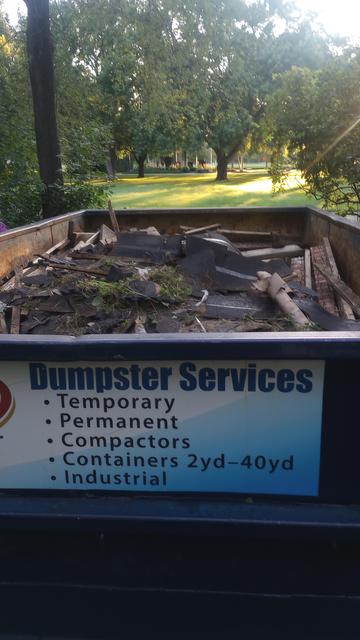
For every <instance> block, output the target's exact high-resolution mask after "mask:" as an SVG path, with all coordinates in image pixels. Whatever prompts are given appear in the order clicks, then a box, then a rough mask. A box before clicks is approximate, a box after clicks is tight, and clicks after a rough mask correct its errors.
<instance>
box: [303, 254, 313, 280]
mask: <svg viewBox="0 0 360 640" xmlns="http://www.w3.org/2000/svg"><path fill="white" fill-rule="evenodd" d="M304 275H305V287H307V288H308V289H312V280H311V252H310V249H305V254H304Z"/></svg>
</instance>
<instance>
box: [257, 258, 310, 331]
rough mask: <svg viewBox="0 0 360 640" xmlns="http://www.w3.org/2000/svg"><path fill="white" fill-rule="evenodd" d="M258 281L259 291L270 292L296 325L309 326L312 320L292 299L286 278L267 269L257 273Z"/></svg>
mask: <svg viewBox="0 0 360 640" xmlns="http://www.w3.org/2000/svg"><path fill="white" fill-rule="evenodd" d="M257 277H258V282H257V283H255V285H254V287H255V288H256V289H258V290H259V291H263V292H266V293H268V294H269V296H270V297H271V298H272V299H273V300H274V301H275V302H276V304H278V305H279V307H280V309H281V310H282V311H283V312H284V313H285V315H286V316H287V317H288V318H290V320H292V322H294V323H295V324H296V325H298V326H302V327H309V326H310V324H311V323H310V322H309V320H308V319H307V317H306V316H305V315H304V314H303V312H302V311H301V310H300V309H299V307H298V306H297V305H296V304H295V302H294V301H293V300H292V299H291V297H290V295H289V294H290V293H292V291H291V289H290V287H289V286H288V285H287V284H286V282H284V280H283V279H282V278H281V277H280V276H279V274H277V273H273V274H272V275H271V274H270V273H268V272H267V271H259V272H258V273H257Z"/></svg>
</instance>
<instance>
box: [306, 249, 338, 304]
mask: <svg viewBox="0 0 360 640" xmlns="http://www.w3.org/2000/svg"><path fill="white" fill-rule="evenodd" d="M310 254H311V261H312V266H313V283H314V284H313V286H314V288H315V289H316V291H317V292H318V293H319V303H320V304H321V306H322V307H324V309H326V310H327V311H328V312H329V313H331V314H332V315H339V309H338V306H337V304H336V299H335V292H334V289H333V288H332V287H331V285H330V284H329V282H328V281H327V280H326V278H325V277H324V276H323V274H321V273H320V271H319V270H317V269H315V267H314V263H315V262H316V263H317V264H319V265H320V266H323V267H325V268H329V263H328V260H327V256H326V252H325V249H324V247H323V245H318V246H316V247H311V248H310Z"/></svg>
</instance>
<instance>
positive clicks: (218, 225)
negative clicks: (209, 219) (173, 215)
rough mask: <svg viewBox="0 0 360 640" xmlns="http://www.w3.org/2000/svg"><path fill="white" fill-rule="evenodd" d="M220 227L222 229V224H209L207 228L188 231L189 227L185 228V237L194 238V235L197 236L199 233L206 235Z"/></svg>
mask: <svg viewBox="0 0 360 640" xmlns="http://www.w3.org/2000/svg"><path fill="white" fill-rule="evenodd" d="M219 227H221V224H220V223H216V224H208V225H207V226H205V227H197V228H191V229H188V228H187V227H185V229H186V231H185V235H186V236H193V235H196V234H198V233H205V231H215V229H218V228H219ZM180 228H181V229H184V227H180Z"/></svg>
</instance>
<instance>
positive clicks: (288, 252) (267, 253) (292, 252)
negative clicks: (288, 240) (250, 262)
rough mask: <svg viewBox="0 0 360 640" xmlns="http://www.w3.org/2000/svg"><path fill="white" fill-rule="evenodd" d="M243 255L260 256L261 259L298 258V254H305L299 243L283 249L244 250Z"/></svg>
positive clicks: (247, 256) (249, 256) (248, 256)
mask: <svg viewBox="0 0 360 640" xmlns="http://www.w3.org/2000/svg"><path fill="white" fill-rule="evenodd" d="M242 255H243V256H244V257H246V258H259V259H260V260H266V259H269V258H296V257H297V256H303V255H304V249H303V248H302V247H300V246H299V245H298V244H288V245H286V247H282V248H281V249H273V248H272V247H269V248H268V249H255V250H250V251H243V252H242Z"/></svg>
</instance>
